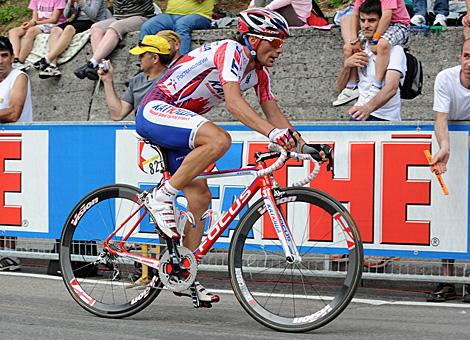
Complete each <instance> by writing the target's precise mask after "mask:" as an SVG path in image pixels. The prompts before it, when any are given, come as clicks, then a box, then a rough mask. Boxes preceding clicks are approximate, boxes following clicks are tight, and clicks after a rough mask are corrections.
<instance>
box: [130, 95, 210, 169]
mask: <svg viewBox="0 0 470 340" xmlns="http://www.w3.org/2000/svg"><path fill="white" fill-rule="evenodd" d="M208 121H209V120H208V119H206V118H204V117H203V116H200V115H198V114H197V113H194V112H192V111H189V110H186V109H182V108H179V107H176V106H174V105H171V104H168V103H166V102H163V101H160V100H153V101H150V102H148V103H147V104H146V105H144V106H140V107H139V109H138V112H137V115H136V118H135V123H136V131H137V133H138V134H139V135H141V136H142V137H144V138H146V139H148V140H149V141H151V142H152V143H153V144H156V145H158V146H160V147H161V148H162V150H163V152H164V153H165V155H166V160H167V166H168V170H169V171H170V173H172V174H173V173H175V171H176V170H177V169H178V168H179V167H180V165H181V163H182V162H183V160H184V158H185V157H186V155H187V154H188V153H190V152H191V150H193V149H194V147H195V145H194V143H195V139H196V133H197V131H198V130H199V128H200V127H201V126H202V125H203V124H204V123H206V122H208Z"/></svg>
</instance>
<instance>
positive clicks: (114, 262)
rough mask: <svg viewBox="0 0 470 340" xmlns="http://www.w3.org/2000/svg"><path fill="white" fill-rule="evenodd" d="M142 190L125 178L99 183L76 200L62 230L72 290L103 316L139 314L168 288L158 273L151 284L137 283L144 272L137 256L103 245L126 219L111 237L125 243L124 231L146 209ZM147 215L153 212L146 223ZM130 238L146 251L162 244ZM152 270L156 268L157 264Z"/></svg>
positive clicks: (114, 243) (132, 245) (132, 247)
mask: <svg viewBox="0 0 470 340" xmlns="http://www.w3.org/2000/svg"><path fill="white" fill-rule="evenodd" d="M140 193H141V191H140V190H139V189H137V188H135V187H132V186H130V185H122V184H116V185H110V186H106V187H102V188H99V189H97V190H95V191H93V192H91V193H90V194H88V195H87V196H86V197H85V198H83V199H82V200H81V201H80V202H79V203H78V204H77V205H76V206H75V208H74V209H73V210H72V212H71V213H70V215H69V217H68V218H67V221H66V223H65V226H64V229H63V231H62V237H61V239H60V252H59V255H60V256H59V259H60V267H61V270H62V277H63V279H64V282H65V285H66V287H67V290H68V291H69V293H70V294H71V295H72V297H73V298H74V300H75V301H76V302H77V303H78V304H79V305H80V306H82V307H83V308H84V309H86V310H87V311H89V312H91V313H93V314H96V315H98V316H101V317H108V318H122V317H126V316H130V315H133V314H135V313H137V312H139V311H141V310H142V309H144V308H145V307H147V306H148V305H149V304H150V303H151V302H152V301H153V300H154V299H155V298H156V297H157V296H158V294H159V293H160V291H161V288H162V286H161V283H160V281H159V280H158V275H153V277H151V278H150V281H149V283H148V284H146V285H140V284H136V282H135V281H136V280H138V279H139V277H136V276H138V275H136V274H135V273H136V272H137V268H136V266H135V264H134V262H133V261H130V260H128V259H125V258H122V257H120V256H117V255H113V254H111V253H109V252H107V251H106V250H105V248H104V245H103V242H104V240H105V239H106V238H107V237H108V236H109V235H111V233H112V232H114V230H115V229H116V228H117V227H118V226H120V225H122V224H125V226H124V227H123V230H122V232H120V233H118V234H116V235H115V236H113V238H112V239H111V240H110V241H109V247H111V248H112V249H119V248H118V246H119V243H120V242H121V241H122V237H123V235H126V231H129V230H130V229H129V228H131V227H132V226H134V225H135V224H136V223H137V222H138V219H139V217H140V216H141V215H142V214H145V212H146V211H145V208H143V207H141V206H140V203H139V202H138V195H139V194H140ZM133 213H135V214H134V215H133ZM132 215H133V217H132V218H130V219H129V216H132ZM145 221H148V218H147V219H143V220H141V221H140V224H143V223H145ZM130 240H132V237H131V238H129V240H128V241H126V242H125V248H126V249H127V250H128V251H131V252H135V253H139V254H141V253H142V251H143V249H145V251H146V252H148V249H149V248H150V249H156V246H153V244H152V242H151V241H152V240H148V243H147V240H146V243H142V242H138V241H130ZM157 241H158V240H157ZM155 252H157V251H156V250H155ZM156 255H158V254H156ZM149 273H153V270H152V268H149ZM153 274H155V273H153Z"/></svg>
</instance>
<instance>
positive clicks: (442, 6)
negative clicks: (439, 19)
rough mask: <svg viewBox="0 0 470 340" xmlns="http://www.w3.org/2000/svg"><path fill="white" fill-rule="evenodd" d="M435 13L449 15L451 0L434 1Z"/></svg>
mask: <svg viewBox="0 0 470 340" xmlns="http://www.w3.org/2000/svg"><path fill="white" fill-rule="evenodd" d="M434 14H436V15H437V14H442V15H444V16H446V17H447V16H448V15H449V0H436V1H435V2H434Z"/></svg>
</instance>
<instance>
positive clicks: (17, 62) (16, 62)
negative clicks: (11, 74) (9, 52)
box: [12, 58, 31, 71]
mask: <svg viewBox="0 0 470 340" xmlns="http://www.w3.org/2000/svg"><path fill="white" fill-rule="evenodd" d="M12 66H13V68H16V69H17V70H20V71H26V70H27V69H29V67H30V66H31V65H29V64H25V63H22V62H21V61H20V60H19V59H18V58H15V59H13V64H12Z"/></svg>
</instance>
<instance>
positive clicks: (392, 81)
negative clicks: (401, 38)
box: [338, 0, 406, 121]
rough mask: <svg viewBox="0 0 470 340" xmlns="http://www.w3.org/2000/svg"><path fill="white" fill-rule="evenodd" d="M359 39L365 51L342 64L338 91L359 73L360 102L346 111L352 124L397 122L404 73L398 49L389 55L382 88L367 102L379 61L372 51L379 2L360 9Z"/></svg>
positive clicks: (403, 58) (402, 54)
mask: <svg viewBox="0 0 470 340" xmlns="http://www.w3.org/2000/svg"><path fill="white" fill-rule="evenodd" d="M359 14H360V23H361V31H362V35H363V36H364V37H365V39H366V42H365V45H364V50H361V51H359V52H356V53H354V54H353V55H352V56H350V57H349V58H347V59H346V60H345V62H344V66H343V69H342V70H341V73H340V76H339V79H338V87H339V89H342V88H344V87H345V86H346V83H347V81H348V79H349V76H350V74H351V71H352V70H353V69H356V68H357V69H358V73H359V84H358V85H359V100H358V102H357V104H356V105H355V106H353V107H352V108H351V109H350V110H349V111H348V113H349V115H350V116H351V118H352V119H353V120H369V121H370V120H376V121H377V120H378V121H381V120H387V121H400V120H401V118H400V107H401V99H400V90H399V87H400V83H402V82H403V79H404V78H405V73H406V56H405V52H404V51H403V48H402V47H401V46H393V47H392V48H391V51H390V58H389V59H390V62H389V64H388V66H387V70H386V73H385V82H384V86H383V88H381V89H380V91H379V92H378V93H377V95H376V96H374V98H372V99H371V100H369V101H368V96H369V90H368V89H369V87H370V86H371V83H372V82H373V81H374V79H375V72H376V68H375V64H376V61H377V60H378V58H379V57H378V56H377V52H376V51H373V50H372V47H373V45H372V40H373V39H374V34H375V33H374V32H376V31H377V27H378V26H379V25H380V22H381V19H380V16H381V3H380V0H367V1H366V2H364V3H363V4H362V5H361V7H360V8H359Z"/></svg>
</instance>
